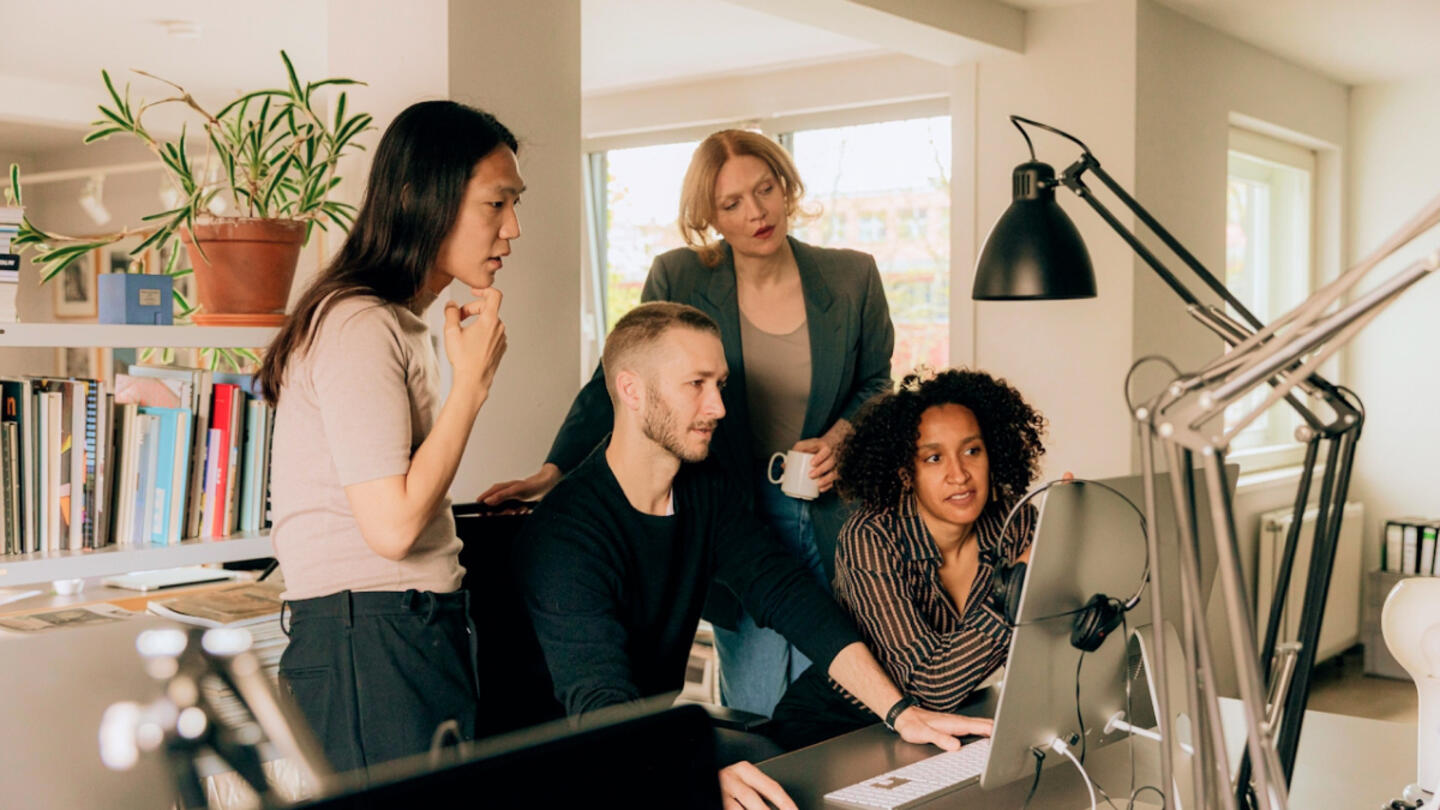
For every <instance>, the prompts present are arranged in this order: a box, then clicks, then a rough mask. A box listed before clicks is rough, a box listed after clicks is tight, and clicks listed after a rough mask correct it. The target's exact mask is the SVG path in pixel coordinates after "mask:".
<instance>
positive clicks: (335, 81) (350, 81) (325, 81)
mask: <svg viewBox="0 0 1440 810" xmlns="http://www.w3.org/2000/svg"><path fill="white" fill-rule="evenodd" d="M328 84H361V85H363V84H365V82H362V81H356V80H355V79H321V80H320V81H318V82H310V84H308V85H306V87H305V94H306V95H307V96H308V95H309V94H310V93H312V92H314V91H316V90H319V89H320V88H322V87H324V86H326V85H328ZM366 86H367V87H368V85H366Z"/></svg>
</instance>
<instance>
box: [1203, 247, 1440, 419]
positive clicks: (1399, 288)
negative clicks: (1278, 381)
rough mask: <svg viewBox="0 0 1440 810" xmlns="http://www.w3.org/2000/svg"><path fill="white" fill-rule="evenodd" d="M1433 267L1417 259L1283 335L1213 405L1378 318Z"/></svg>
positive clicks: (1221, 388)
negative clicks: (1359, 323) (1305, 326)
mask: <svg viewBox="0 0 1440 810" xmlns="http://www.w3.org/2000/svg"><path fill="white" fill-rule="evenodd" d="M1437 266H1440V263H1437V256H1436V255H1435V254H1432V255H1430V256H1427V257H1426V258H1424V259H1420V260H1418V261H1416V262H1414V263H1412V264H1411V265H1410V266H1409V267H1407V268H1405V269H1404V270H1402V271H1400V272H1399V273H1396V274H1395V275H1394V276H1392V277H1391V278H1389V279H1387V280H1386V281H1384V282H1383V283H1381V284H1380V285H1379V286H1377V287H1376V288H1375V289H1374V290H1371V291H1370V292H1368V293H1366V294H1365V295H1363V296H1361V297H1360V298H1359V299H1358V300H1356V301H1354V302H1352V303H1351V304H1349V305H1348V306H1345V307H1342V308H1341V309H1340V310H1339V311H1338V312H1335V313H1334V314H1332V315H1330V316H1328V317H1326V318H1324V319H1323V320H1321V321H1320V322H1319V323H1317V324H1314V325H1312V326H1311V327H1310V328H1308V329H1304V330H1303V331H1301V333H1300V334H1298V335H1295V336H1293V337H1291V336H1290V335H1286V336H1284V337H1282V338H1280V339H1279V340H1280V342H1281V343H1282V344H1288V345H1283V346H1282V347H1280V348H1278V349H1277V350H1276V351H1274V352H1273V353H1271V354H1269V356H1266V357H1262V358H1260V359H1259V360H1258V362H1255V363H1253V364H1251V363H1247V364H1246V366H1248V367H1242V368H1241V369H1239V370H1238V371H1237V372H1236V373H1235V374H1234V375H1233V376H1232V377H1231V378H1230V379H1228V380H1226V381H1225V382H1224V383H1223V384H1221V385H1220V386H1219V387H1218V388H1216V389H1215V391H1214V397H1215V399H1216V401H1217V402H1229V401H1230V400H1233V399H1235V398H1237V397H1239V396H1241V395H1243V394H1244V392H1245V391H1247V390H1248V389H1250V388H1252V387H1254V385H1255V384H1256V383H1259V382H1261V381H1262V380H1265V379H1266V378H1268V377H1270V376H1272V375H1274V374H1275V372H1277V371H1279V370H1281V369H1283V368H1285V367H1286V366H1288V365H1290V364H1291V363H1293V362H1294V361H1296V360H1298V359H1300V358H1301V357H1302V356H1304V355H1305V354H1308V353H1309V352H1310V351H1311V350H1312V349H1314V348H1316V347H1317V346H1319V345H1320V344H1321V343H1324V342H1325V341H1327V340H1329V339H1330V338H1332V337H1334V336H1335V335H1336V334H1338V333H1340V332H1342V331H1343V330H1344V329H1345V328H1346V327H1348V326H1350V325H1351V324H1353V323H1355V322H1356V321H1359V320H1361V319H1362V318H1366V316H1370V315H1374V314H1378V312H1379V310H1381V309H1383V308H1384V307H1386V306H1388V305H1389V304H1390V303H1392V302H1393V301H1394V300H1395V299H1396V298H1397V297H1399V295H1400V293H1402V292H1404V291H1405V290H1406V289H1408V288H1409V287H1410V285H1412V284H1414V283H1415V282H1417V281H1419V280H1420V279H1422V278H1424V277H1425V276H1426V275H1428V274H1429V273H1431V272H1433V271H1434V270H1435V269H1436V267H1437ZM1302 306H1303V304H1302ZM1287 338H1288V339H1287Z"/></svg>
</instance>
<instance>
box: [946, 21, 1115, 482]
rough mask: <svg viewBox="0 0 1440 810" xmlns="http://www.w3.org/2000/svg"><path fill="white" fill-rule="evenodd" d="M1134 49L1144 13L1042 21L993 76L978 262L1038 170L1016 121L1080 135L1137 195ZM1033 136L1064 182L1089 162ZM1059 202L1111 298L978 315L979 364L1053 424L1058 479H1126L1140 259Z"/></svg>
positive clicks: (981, 89)
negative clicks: (1134, 275)
mask: <svg viewBox="0 0 1440 810" xmlns="http://www.w3.org/2000/svg"><path fill="white" fill-rule="evenodd" d="M1135 36H1136V31H1135V0H1098V2H1094V3H1089V4H1086V5H1082V6H1071V7H1066V8H1054V9H1041V10H1037V11H1033V12H1031V13H1030V14H1028V15H1027V23H1026V30H1025V42H1026V50H1025V54H1024V55H1023V56H1000V57H994V58H992V59H987V60H985V61H983V62H981V63H980V65H979V68H978V76H979V84H978V88H977V102H978V103H977V114H976V117H975V120H974V127H975V142H976V150H975V155H974V157H973V159H972V163H973V165H974V167H975V176H976V187H975V189H974V197H973V200H974V202H973V210H974V211H975V223H976V235H977V240H976V250H977V252H978V249H979V243H980V242H982V241H983V239H984V236H985V235H986V234H988V233H989V231H990V228H991V226H992V225H993V224H994V223H995V220H997V219H998V218H999V217H1000V215H1001V214H1002V213H1003V212H1004V211H1005V209H1006V208H1007V207H1008V206H1009V205H1010V202H1011V183H1010V175H1011V171H1012V170H1013V169H1014V167H1015V166H1016V165H1017V164H1019V163H1022V162H1024V161H1026V160H1028V159H1029V153H1028V152H1027V151H1026V148H1025V141H1024V140H1023V139H1022V138H1021V137H1020V133H1018V132H1017V131H1016V130H1015V127H1014V126H1012V125H1011V124H1010V121H1009V118H1008V117H1009V116H1010V115H1011V114H1018V115H1022V116H1025V117H1026V118H1032V119H1035V120H1039V121H1043V122H1045V123H1048V124H1052V125H1054V126H1057V127H1060V128H1061V129H1064V130H1067V131H1070V132H1073V133H1076V134H1077V135H1079V136H1080V137H1081V140H1084V141H1085V142H1086V143H1088V144H1089V145H1090V147H1091V149H1093V150H1094V151H1095V152H1096V153H1097V154H1100V155H1104V156H1106V168H1107V169H1108V170H1109V171H1110V172H1111V173H1112V174H1113V175H1114V176H1115V178H1116V179H1117V180H1119V182H1121V183H1122V184H1126V185H1129V184H1131V183H1133V182H1134V174H1135V167H1134V155H1135V68H1136V65H1135ZM1032 137H1033V138H1034V139H1035V149H1036V156H1037V158H1039V159H1040V160H1042V161H1045V162H1047V163H1050V164H1052V165H1053V166H1055V168H1056V171H1057V172H1058V171H1060V170H1062V169H1064V167H1065V166H1066V165H1068V164H1069V163H1070V162H1071V161H1072V160H1073V159H1074V158H1075V157H1076V156H1077V154H1078V153H1077V152H1076V151H1075V149H1074V147H1073V145H1071V144H1070V143H1068V142H1066V141H1063V140H1061V139H1059V138H1056V137H1054V136H1051V135H1048V134H1046V133H1043V132H1036V133H1034V134H1033V135H1032ZM1058 197H1059V200H1060V204H1061V206H1062V207H1063V208H1064V209H1065V210H1066V212H1067V213H1069V215H1070V217H1071V219H1073V220H1074V222H1075V224H1076V226H1077V227H1078V228H1079V230H1080V233H1081V236H1082V237H1083V238H1084V239H1085V242H1086V244H1087V245H1088V246H1089V249H1090V256H1091V259H1092V260H1093V262H1094V265H1095V275H1096V283H1097V285H1098V288H1099V293H1100V294H1099V297H1097V298H1094V299H1091V300H1087V301H1037V302H1013V301H1003V302H981V303H975V304H973V313H974V314H973V323H974V324H975V362H976V364H977V365H978V366H979V367H981V368H983V369H986V370H988V371H991V372H993V373H996V374H999V375H1002V376H1004V377H1006V378H1007V379H1009V381H1010V382H1011V383H1013V384H1015V385H1016V387H1018V388H1019V389H1020V390H1021V391H1024V392H1025V396H1026V397H1027V398H1028V399H1029V400H1030V401H1031V402H1032V403H1033V404H1035V405H1036V406H1037V407H1038V408H1039V409H1040V410H1041V411H1042V412H1043V413H1044V414H1045V416H1046V417H1047V418H1048V419H1049V421H1050V435H1049V439H1048V441H1047V446H1048V453H1047V454H1046V462H1045V470H1046V475H1047V476H1058V475H1059V474H1060V473H1061V472H1062V471H1064V470H1071V471H1073V472H1074V473H1075V474H1076V475H1078V476H1082V477H1096V478H1099V477H1106V476H1114V475H1123V474H1126V473H1128V472H1129V471H1130V453H1129V447H1130V434H1131V431H1132V428H1131V425H1130V419H1129V416H1128V414H1127V413H1126V412H1125V408H1124V406H1123V405H1121V404H1119V397H1118V394H1119V390H1120V380H1122V379H1124V376H1125V370H1126V369H1127V368H1128V367H1129V365H1130V347H1131V305H1130V300H1131V272H1132V270H1131V261H1130V253H1129V248H1128V247H1126V246H1125V245H1124V244H1123V243H1120V242H1118V241H1117V240H1115V239H1113V238H1110V237H1109V235H1108V234H1109V232H1108V230H1106V226H1105V224H1104V223H1103V222H1102V221H1101V220H1099V219H1098V218H1097V217H1095V216H1094V214H1093V213H1092V212H1090V211H1089V210H1087V209H1086V207H1085V205H1084V203H1082V202H1081V201H1080V200H1079V199H1078V198H1076V197H1074V195H1071V194H1068V193H1066V192H1064V191H1061V192H1060V193H1059V195H1058ZM955 204H956V205H957V206H967V207H968V205H969V204H968V203H967V201H965V200H959V199H957V200H955ZM1121 218H1122V220H1128V218H1127V217H1123V216H1122V217H1121ZM973 263H974V257H972V258H971V260H970V262H969V264H970V265H973ZM970 286H971V281H970V277H969V276H966V277H964V278H956V279H955V281H954V283H953V284H952V290H954V291H955V293H956V294H958V295H967V294H968V292H969V290H970Z"/></svg>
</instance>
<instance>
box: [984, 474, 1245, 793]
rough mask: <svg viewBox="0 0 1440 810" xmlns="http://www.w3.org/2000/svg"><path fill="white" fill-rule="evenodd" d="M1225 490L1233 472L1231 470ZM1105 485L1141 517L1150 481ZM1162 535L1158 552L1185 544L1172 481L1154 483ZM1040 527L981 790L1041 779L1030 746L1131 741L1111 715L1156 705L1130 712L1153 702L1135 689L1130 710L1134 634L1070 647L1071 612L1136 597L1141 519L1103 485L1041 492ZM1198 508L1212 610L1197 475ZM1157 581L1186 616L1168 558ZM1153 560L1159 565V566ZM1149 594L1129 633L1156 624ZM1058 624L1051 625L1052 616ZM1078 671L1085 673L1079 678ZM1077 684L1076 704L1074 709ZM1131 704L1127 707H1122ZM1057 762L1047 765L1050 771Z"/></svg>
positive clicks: (1172, 616)
mask: <svg viewBox="0 0 1440 810" xmlns="http://www.w3.org/2000/svg"><path fill="white" fill-rule="evenodd" d="M1227 472H1228V474H1229V479H1228V480H1229V481H1230V486H1231V487H1232V493H1233V487H1234V483H1233V482H1234V480H1235V475H1236V473H1237V472H1238V469H1237V468H1236V467H1235V465H1229V467H1228V469H1227ZM1102 483H1104V484H1106V485H1108V486H1109V487H1111V488H1113V489H1115V490H1117V491H1119V492H1121V493H1123V494H1124V495H1125V496H1126V497H1127V498H1129V499H1130V500H1131V501H1133V502H1134V504H1135V506H1136V507H1138V508H1139V509H1140V510H1141V512H1143V511H1144V506H1145V502H1144V489H1143V487H1144V481H1143V479H1142V477H1141V476H1127V477H1123V478H1112V479H1106V480H1104V481H1103V482H1102ZM1155 486H1156V494H1157V498H1156V506H1157V512H1158V513H1159V514H1158V522H1157V526H1156V528H1157V530H1158V532H1159V535H1158V536H1159V538H1160V545H1161V548H1162V550H1172V551H1173V550H1174V549H1176V548H1177V547H1178V546H1177V544H1178V534H1177V532H1178V524H1177V522H1176V519H1175V509H1174V506H1173V503H1172V498H1171V497H1170V480H1169V476H1168V474H1166V473H1160V474H1158V475H1156V477H1155ZM1043 497H1044V503H1043V504H1042V505H1041V507H1040V516H1039V521H1038V523H1037V525H1036V528H1035V539H1034V546H1033V551H1032V552H1031V556H1030V564H1029V565H1028V566H1027V570H1026V574H1025V583H1024V591H1023V594H1022V597H1021V601H1020V607H1019V611H1018V615H1017V617H1016V619H1017V624H1016V627H1015V630H1014V632H1013V634H1012V635H1011V639H1010V653H1009V657H1008V658H1007V660H1006V665H1005V670H1006V676H1005V682H1004V686H1003V687H1002V689H1001V692H1000V699H999V703H998V704H997V706H996V710H995V729H994V735H993V738H992V740H991V744H990V757H989V760H988V762H987V763H986V767H985V771H984V773H983V774H982V775H981V779H980V784H981V786H982V787H984V788H991V787H998V786H1000V785H1004V784H1007V783H1009V782H1012V781H1014V780H1015V779H1019V778H1021V777H1025V776H1028V775H1029V774H1031V773H1033V772H1034V769H1035V757H1034V755H1033V754H1031V748H1035V747H1038V748H1041V749H1042V750H1045V749H1046V746H1048V745H1049V742H1050V740H1051V739H1053V738H1055V737H1060V738H1061V739H1066V740H1068V739H1069V738H1070V736H1071V735H1072V734H1081V733H1082V730H1081V726H1082V724H1083V727H1084V730H1083V734H1084V736H1085V745H1086V746H1087V747H1088V748H1090V749H1092V750H1093V749H1094V748H1097V747H1099V746H1101V745H1103V744H1105V743H1108V742H1111V741H1113V740H1115V739H1118V738H1120V737H1122V736H1124V733H1123V732H1116V733H1114V734H1110V735H1107V734H1105V733H1104V728H1105V723H1106V720H1108V719H1109V718H1110V717H1111V716H1112V715H1113V714H1114V713H1116V712H1119V711H1123V712H1125V716H1126V717H1127V718H1132V717H1133V718H1136V719H1138V720H1141V721H1142V722H1143V719H1144V718H1152V720H1151V722H1153V713H1152V712H1151V711H1150V708H1149V706H1148V705H1147V706H1142V707H1138V709H1137V707H1135V706H1134V705H1133V704H1134V702H1135V701H1136V700H1140V701H1145V702H1148V700H1149V692H1148V690H1147V689H1145V688H1144V687H1143V685H1142V686H1141V687H1140V688H1139V689H1135V688H1133V684H1132V689H1131V694H1130V699H1129V700H1128V701H1127V690H1126V681H1127V678H1128V677H1129V675H1130V674H1129V671H1128V668H1127V663H1128V656H1127V634H1126V633H1122V632H1119V631H1118V630H1117V631H1116V632H1114V633H1113V634H1112V635H1111V637H1109V638H1107V639H1106V641H1105V642H1104V643H1103V644H1102V645H1101V646H1100V648H1099V649H1097V650H1096V651H1095V652H1091V653H1085V655H1084V661H1083V664H1082V663H1081V660H1080V658H1081V653H1080V651H1079V650H1077V649H1076V648H1075V647H1073V646H1071V644H1070V632H1071V628H1072V627H1073V625H1074V617H1073V616H1072V615H1060V614H1066V613H1068V612H1070V611H1074V610H1076V609H1077V608H1079V607H1081V606H1082V605H1084V604H1085V603H1086V602H1087V601H1088V600H1089V599H1090V597H1091V596H1092V595H1094V594H1097V593H1104V594H1106V595H1108V596H1111V597H1115V598H1118V599H1121V600H1126V599H1129V598H1130V597H1131V596H1133V595H1134V594H1135V593H1136V591H1137V590H1138V589H1139V588H1140V585H1141V582H1142V580H1143V578H1144V572H1145V558H1146V552H1145V550H1146V544H1145V534H1144V532H1143V530H1142V528H1141V524H1140V521H1139V519H1138V516H1137V515H1136V512H1135V510H1133V509H1131V508H1130V505H1129V504H1127V503H1125V501H1124V500H1122V499H1120V498H1118V497H1116V495H1115V494H1114V493H1113V492H1109V491H1107V490H1105V489H1104V488H1102V487H1097V486H1090V485H1087V484H1085V483H1083V482H1077V483H1075V484H1071V485H1066V486H1057V487H1053V488H1051V489H1050V490H1049V491H1048V492H1046V493H1045V495H1044V496H1043ZM1195 498H1196V510H1197V513H1198V517H1199V521H1198V522H1199V532H1200V533H1199V545H1200V552H1201V561H1200V562H1201V564H1200V581H1201V582H1200V584H1201V593H1202V594H1203V595H1204V598H1205V599H1206V601H1208V599H1209V593H1210V589H1211V588H1212V586H1213V584H1214V579H1215V567H1216V563H1215V559H1216V554H1215V549H1214V546H1213V541H1212V537H1213V535H1212V533H1211V531H1210V528H1211V525H1210V517H1209V515H1210V512H1209V494H1208V493H1207V492H1206V490H1205V483H1204V481H1203V478H1202V477H1201V476H1197V477H1196V492H1195ZM1163 556H1164V557H1165V559H1164V567H1163V568H1161V571H1162V577H1163V578H1162V581H1163V582H1164V586H1165V593H1162V594H1159V596H1160V598H1162V599H1164V600H1165V601H1164V604H1163V607H1164V610H1165V615H1166V617H1167V619H1166V621H1167V623H1169V622H1171V621H1178V620H1179V619H1180V616H1181V613H1180V610H1181V598H1180V587H1179V570H1178V562H1176V560H1175V557H1176V555H1175V554H1174V553H1170V554H1164V555H1163ZM1154 564H1155V563H1154V561H1152V565H1154ZM1154 597H1155V594H1153V593H1152V592H1151V591H1150V590H1149V589H1148V588H1147V589H1146V590H1145V591H1144V592H1143V594H1142V595H1141V600H1140V602H1139V603H1138V604H1136V606H1135V608H1134V609H1133V610H1132V611H1130V612H1129V614H1127V617H1126V621H1127V624H1128V627H1129V629H1130V630H1135V629H1137V628H1138V627H1141V626H1145V625H1149V624H1150V607H1149V604H1150V603H1149V601H1148V600H1150V599H1152V598H1154ZM1046 617H1053V618H1046ZM1077 669H1078V673H1077ZM1077 683H1078V692H1079V699H1078V706H1077V698H1076V694H1077ZM1127 704H1129V705H1127ZM1060 759H1062V758H1061V757H1049V758H1047V760H1046V765H1047V766H1048V765H1051V764H1054V763H1056V762H1058V761H1059V760H1060Z"/></svg>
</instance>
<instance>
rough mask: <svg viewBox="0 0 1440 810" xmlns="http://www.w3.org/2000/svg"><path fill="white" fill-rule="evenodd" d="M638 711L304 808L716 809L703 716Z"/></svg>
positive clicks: (487, 746) (483, 749) (477, 746)
mask: <svg viewBox="0 0 1440 810" xmlns="http://www.w3.org/2000/svg"><path fill="white" fill-rule="evenodd" d="M636 711H641V710H638V709H634V708H631V707H616V709H615V710H606V712H608V715H607V714H604V713H602V714H600V715H597V720H596V721H595V723H594V724H587V727H586V728H584V729H582V730H579V731H576V730H574V729H573V728H571V727H570V726H569V724H568V723H567V721H560V722H556V723H549V724H546V725H544V726H540V727H537V728H533V729H526V730H523V731H519V732H515V733H513V734H506V735H503V736H501V737H496V738H492V739H489V740H483V741H481V742H478V743H472V744H467V745H465V746H463V747H461V748H460V749H459V753H458V754H457V755H456V756H458V757H459V758H458V759H452V760H451V761H449V762H447V763H444V764H441V765H440V766H438V767H435V768H429V767H427V764H426V762H425V758H424V757H418V758H416V759H414V760H406V761H402V762H396V763H390V764H388V765H382V766H379V767H377V768H373V769H371V772H370V778H371V784H368V785H364V786H356V787H353V788H351V789H350V790H348V791H346V792H344V793H342V794H339V795H336V796H333V797H330V798H325V799H320V800H317V801H314V802H312V803H310V804H305V805H300V806H301V807H304V808H311V809H312V810H341V809H342V808H344V810H361V809H362V808H363V809H364V810H371V808H402V807H403V808H407V809H408V808H413V807H424V808H429V807H434V808H442V807H476V808H480V807H505V808H509V807H564V808H570V807H617V806H624V807H640V808H651V807H653V808H682V809H684V810H688V809H689V808H705V810H711V808H718V807H720V785H719V780H718V779H717V778H716V775H715V735H714V731H713V730H712V728H711V725H710V718H709V716H708V715H707V714H706V713H705V711H704V710H703V709H701V708H700V707H698V706H677V707H673V708H667V709H662V710H658V711H657V710H653V709H649V710H643V713H641V714H639V715H638V716H635V713H636ZM602 717H603V718H607V719H599V718H602ZM616 718H620V719H616Z"/></svg>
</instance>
